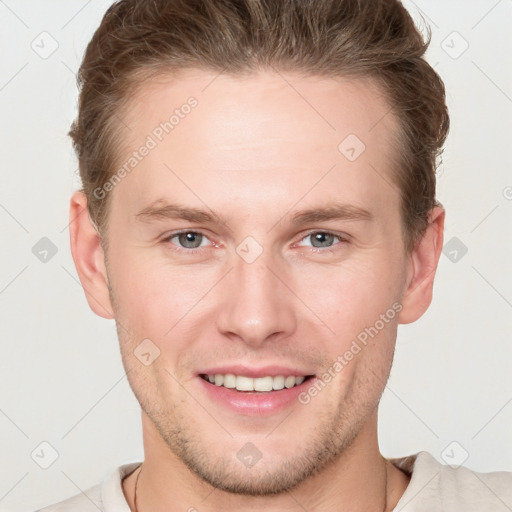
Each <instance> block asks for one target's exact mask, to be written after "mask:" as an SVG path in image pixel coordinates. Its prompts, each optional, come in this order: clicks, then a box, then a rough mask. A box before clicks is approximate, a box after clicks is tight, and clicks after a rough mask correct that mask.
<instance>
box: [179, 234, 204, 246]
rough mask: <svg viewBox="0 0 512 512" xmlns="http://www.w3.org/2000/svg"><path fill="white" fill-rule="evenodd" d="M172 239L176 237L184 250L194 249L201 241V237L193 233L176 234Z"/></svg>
mask: <svg viewBox="0 0 512 512" xmlns="http://www.w3.org/2000/svg"><path fill="white" fill-rule="evenodd" d="M174 237H178V241H179V243H180V245H182V246H183V247H185V248H186V249H196V248H197V247H199V246H200V245H201V242H202V239H203V235H202V234H201V233H196V232H194V231H187V232H186V233H178V234H177V235H174Z"/></svg>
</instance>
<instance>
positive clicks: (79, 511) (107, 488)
mask: <svg viewBox="0 0 512 512" xmlns="http://www.w3.org/2000/svg"><path fill="white" fill-rule="evenodd" d="M139 466H140V462H132V463H130V464H124V465H122V466H119V467H118V468H116V469H115V470H114V471H112V472H111V473H110V474H109V475H108V476H107V477H106V478H105V479H104V480H103V482H101V483H99V484H97V485H95V486H93V487H90V488H88V489H87V490H85V491H83V492H81V493H80V494H77V495H75V496H72V497H71V498H68V499H66V500H64V501H61V502H59V503H55V504H54V505H50V506H47V507H44V508H41V509H39V510H37V511H36V512H98V511H99V512H130V507H129V506H128V503H127V502H126V499H125V497H124V493H123V488H122V484H121V482H122V480H123V478H124V477H125V476H127V475H129V474H130V473H132V472H133V471H134V470H135V469H136V468H137V467H139Z"/></svg>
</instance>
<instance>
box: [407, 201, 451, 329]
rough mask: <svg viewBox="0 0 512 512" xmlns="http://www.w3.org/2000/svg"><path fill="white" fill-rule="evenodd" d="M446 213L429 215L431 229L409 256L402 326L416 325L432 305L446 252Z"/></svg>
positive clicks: (438, 209) (438, 210) (441, 210)
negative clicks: (412, 323) (441, 259)
mask: <svg viewBox="0 0 512 512" xmlns="http://www.w3.org/2000/svg"><path fill="white" fill-rule="evenodd" d="M444 219H445V211H444V208H443V207H442V206H436V207H434V208H433V209H432V210H431V211H430V214H429V221H428V226H427V229H426V230H425V233H424V235H423V236H422V238H421V239H420V240H419V241H418V242H417V243H416V245H415V247H414V249H413V250H412V251H411V253H410V254H409V256H408V269H407V279H406V283H405V291H404V295H403V297H402V310H401V311H400V314H399V316H398V322H399V323H401V324H409V323H411V322H415V321H416V320H418V318H420V317H421V316H422V315H423V313H425V311H426V310H427V309H428V307H429V306H430V303H431V302H432V289H433V287H434V276H435V274H436V269H437V264H438V262H439V257H440V256H441V251H442V249H443V231H444Z"/></svg>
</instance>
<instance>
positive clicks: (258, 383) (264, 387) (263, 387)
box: [253, 377, 274, 391]
mask: <svg viewBox="0 0 512 512" xmlns="http://www.w3.org/2000/svg"><path fill="white" fill-rule="evenodd" d="M253 380H254V391H272V383H273V381H274V379H273V378H272V377H259V378H257V379H253Z"/></svg>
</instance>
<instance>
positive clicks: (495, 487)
mask: <svg viewBox="0 0 512 512" xmlns="http://www.w3.org/2000/svg"><path fill="white" fill-rule="evenodd" d="M390 460H391V462H392V463H393V464H395V465H396V466H397V467H399V468H400V469H402V470H404V471H405V472H407V473H409V474H410V477H411V480H410V482H409V486H408V487H407V489H406V491H405V493H404V494H403V496H402V498H401V499H400V501H399V502H398V504H397V507H396V508H395V510H402V511H403V512H423V511H425V512H426V511H428V512H435V511H437V510H439V511H441V510H442V511H443V512H452V511H453V512H455V511H457V512H458V511H460V510H464V511H465V512H481V511H482V510H485V511H486V512H505V511H507V510H511V509H512V472H507V471H495V472H491V473H480V472H477V471H473V470H471V469H469V468H466V467H464V466H460V467H452V466H446V465H443V464H441V463H440V462H438V461H437V460H436V459H435V458H434V457H433V456H432V455H431V454H430V453H428V452H419V453H418V454H416V455H411V456H409V457H403V458H401V459H390ZM434 507H435V508H434Z"/></svg>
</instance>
